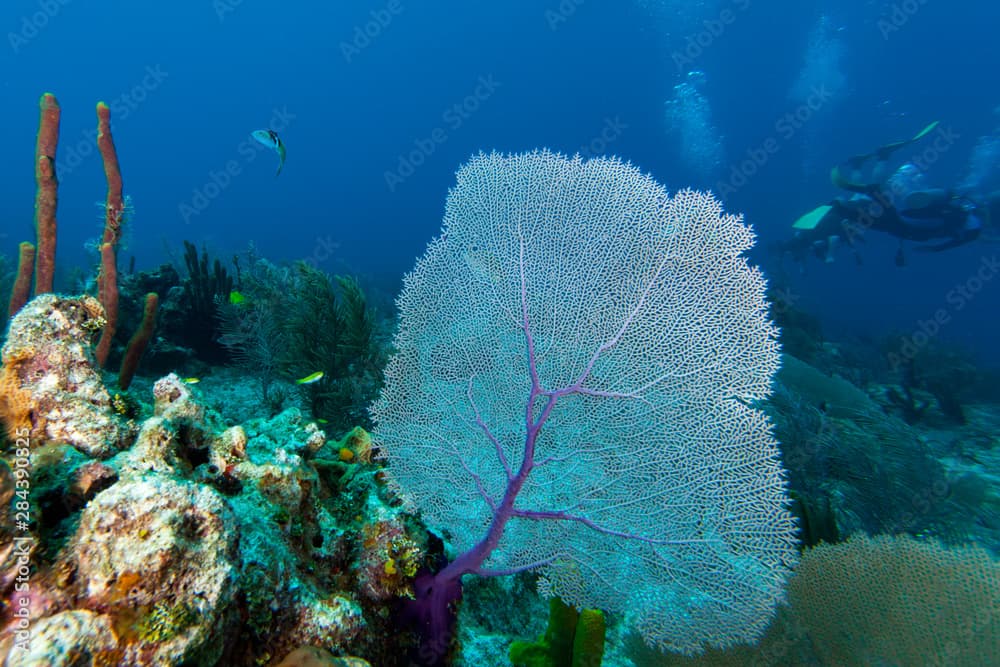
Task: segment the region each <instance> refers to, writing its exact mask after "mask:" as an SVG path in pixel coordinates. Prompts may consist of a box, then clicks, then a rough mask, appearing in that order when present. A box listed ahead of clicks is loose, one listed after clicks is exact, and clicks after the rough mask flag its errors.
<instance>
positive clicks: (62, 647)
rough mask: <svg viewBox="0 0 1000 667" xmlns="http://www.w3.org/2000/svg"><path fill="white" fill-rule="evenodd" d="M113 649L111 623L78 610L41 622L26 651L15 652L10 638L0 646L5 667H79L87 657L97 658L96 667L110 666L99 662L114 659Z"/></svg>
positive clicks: (20, 649)
mask: <svg viewBox="0 0 1000 667" xmlns="http://www.w3.org/2000/svg"><path fill="white" fill-rule="evenodd" d="M114 648H115V634H114V630H113V629H112V627H111V619H110V618H109V617H107V616H104V615H101V614H95V613H94V612H92V611H86V610H78V611H64V612H62V613H60V614H56V615H54V616H49V617H48V618H43V619H41V620H39V621H38V622H37V623H36V624H35V626H34V627H33V628H32V630H31V639H30V640H29V641H28V642H27V645H26V646H25V647H23V648H21V647H17V648H15V647H14V638H13V637H8V638H7V639H5V640H4V641H3V642H2V643H0V655H4V654H6V655H7V661H6V662H5V663H4V665H5V667H76V665H80V664H82V663H81V662H80V658H81V656H87V655H90V656H93V657H94V663H93V664H95V665H97V664H107V663H103V662H99V660H100V659H102V658H107V657H111V656H113V655H114V653H115V651H114ZM88 664H89V663H88ZM111 664H114V663H111Z"/></svg>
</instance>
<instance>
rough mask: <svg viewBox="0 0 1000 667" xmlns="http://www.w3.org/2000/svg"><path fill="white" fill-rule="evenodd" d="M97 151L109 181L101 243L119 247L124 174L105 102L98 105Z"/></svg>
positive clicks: (123, 203) (109, 113) (109, 111)
mask: <svg viewBox="0 0 1000 667" xmlns="http://www.w3.org/2000/svg"><path fill="white" fill-rule="evenodd" d="M97 149H98V150H99V151H100V153H101V160H102V161H103V162H104V176H105V178H107V181H108V196H107V200H106V202H105V205H104V236H103V238H102V239H101V243H110V244H112V245H117V244H118V240H119V239H120V238H121V236H122V215H123V213H124V210H125V202H124V200H123V199H122V173H121V169H120V168H119V166H118V153H117V152H116V151H115V140H114V138H113V137H112V136H111V109H110V108H108V105H107V104H105V103H104V102H98V103H97Z"/></svg>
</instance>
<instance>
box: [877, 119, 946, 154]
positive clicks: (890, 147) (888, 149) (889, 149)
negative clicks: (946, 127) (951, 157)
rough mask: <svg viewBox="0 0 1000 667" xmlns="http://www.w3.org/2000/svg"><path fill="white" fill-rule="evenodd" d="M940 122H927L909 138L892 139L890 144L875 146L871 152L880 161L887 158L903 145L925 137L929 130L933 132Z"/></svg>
mask: <svg viewBox="0 0 1000 667" xmlns="http://www.w3.org/2000/svg"><path fill="white" fill-rule="evenodd" d="M940 122H941V121H937V120H936V121H934V122H933V123H930V124H928V125H927V126H926V127H925V128H924V129H922V130H920V131H919V132H917V133H916V134H915V135H913V137H912V138H910V139H904V140H903V141H894V142H892V143H891V144H886V145H885V146H881V147H879V148H876V149H875V152H874V153H873V155H875V156H876V157H878V159H879V160H880V161H881V160H887V159H889V156H891V155H892V154H893V153H895V152H896V151H897V150H899V149H900V148H902V147H903V146H908V145H910V144H912V143H913V142H914V141H919V140H921V139H923V138H924V137H926V136H927V135H928V134H930V133H931V132H933V131H934V129H935V128H936V127H937V126H938V124H939V123H940Z"/></svg>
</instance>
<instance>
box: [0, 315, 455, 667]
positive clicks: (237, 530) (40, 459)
mask: <svg viewBox="0 0 1000 667" xmlns="http://www.w3.org/2000/svg"><path fill="white" fill-rule="evenodd" d="M100 324H101V307H100V304H99V303H98V302H97V301H96V299H93V298H92V297H81V298H79V299H69V298H65V297H61V296H57V295H43V296H40V297H37V298H35V299H34V300H33V301H31V302H29V304H27V305H26V306H25V308H23V309H22V310H21V311H20V312H19V313H18V315H17V317H15V319H14V321H13V322H12V325H11V334H10V338H9V339H8V341H7V344H6V346H5V348H4V357H3V358H4V367H3V377H5V378H8V380H9V382H8V384H10V386H9V387H6V388H5V391H4V394H3V396H4V400H5V401H11V400H13V401H14V402H15V403H16V402H17V400H23V401H25V405H24V406H21V407H17V406H15V408H10V409H5V410H4V412H5V414H6V415H10V414H14V413H17V414H19V415H21V417H20V418H21V419H22V420H23V419H26V420H27V421H26V422H23V421H22V422H18V423H28V424H30V425H31V429H32V434H33V435H32V442H31V445H32V450H31V470H32V477H31V484H32V488H31V498H30V501H31V505H32V509H31V516H32V519H31V522H30V525H31V531H32V534H33V535H34V536H35V538H36V544H37V548H34V549H32V550H31V551H30V559H31V563H32V566H31V575H30V580H29V583H30V591H31V592H30V596H29V597H28V598H26V605H27V608H28V609H30V611H31V615H32V619H33V623H34V627H33V631H32V632H33V634H32V640H31V642H30V643H29V645H28V646H27V650H23V649H21V648H17V649H15V648H12V647H13V643H14V641H15V635H14V633H13V628H12V626H11V624H10V621H11V619H10V618H9V617H3V618H2V619H0V620H2V623H3V629H2V630H0V641H2V642H3V644H2V646H3V647H5V648H6V649H8V651H9V657H8V662H7V664H17V665H36V664H46V665H67V666H69V665H74V664H79V663H78V662H77V661H79V660H81V659H87V660H92V661H93V662H94V664H108V665H114V664H120V665H125V664H127V665H131V666H133V667H144V666H153V665H156V666H159V665H180V664H184V665H203V666H206V667H207V666H209V665H228V666H233V667H236V666H242V665H246V666H248V667H249V666H250V665H260V664H265V663H269V662H272V661H274V660H275V659H276V658H277V657H279V656H286V655H288V654H289V653H290V652H292V651H294V650H295V649H298V648H301V647H304V646H310V647H321V648H324V649H326V650H328V651H332V652H334V653H338V654H344V653H351V652H353V653H361V654H364V655H367V656H369V657H370V658H371V659H372V660H373V661H374V664H379V665H391V664H394V661H395V660H396V659H397V658H398V656H401V655H405V654H406V653H407V652H408V651H409V650H410V649H411V648H412V645H411V644H410V643H409V642H412V638H411V637H409V636H408V635H406V634H404V633H395V632H393V630H392V628H393V625H394V621H393V613H394V612H393V609H394V607H395V606H396V604H397V600H398V599H399V598H400V597H405V596H406V595H408V594H409V592H410V591H411V590H412V585H413V579H414V576H415V574H416V573H417V571H418V570H419V569H421V568H425V567H426V566H427V562H428V560H429V559H431V558H434V557H437V556H439V552H438V553H432V551H433V549H432V547H431V546H429V545H430V542H429V538H428V536H427V534H426V533H425V532H424V531H423V529H422V528H421V527H420V526H419V524H417V523H416V521H415V520H414V519H413V517H411V516H409V515H408V514H407V513H406V511H405V509H404V508H403V507H402V505H401V503H400V502H399V501H398V499H396V498H395V497H394V496H393V495H392V493H391V491H390V490H389V489H388V488H387V487H386V486H385V484H384V483H383V481H381V470H380V466H379V465H378V464H377V463H372V462H371V440H370V438H369V436H368V434H367V433H366V432H365V431H364V430H362V429H355V430H353V431H352V432H350V433H348V434H347V435H346V436H345V437H344V438H343V439H342V440H340V441H330V442H327V438H326V435H325V433H324V432H323V431H322V430H321V429H320V428H319V427H318V425H317V424H316V423H314V422H312V421H310V420H308V419H306V418H305V417H304V416H303V414H302V412H301V411H300V410H298V409H296V408H292V409H289V410H286V411H284V412H282V413H281V414H279V415H277V416H275V417H274V418H271V419H261V418H258V419H251V420H249V421H247V422H246V423H244V424H242V425H226V424H225V422H224V421H223V419H222V418H221V417H220V415H218V414H217V413H215V412H214V411H212V410H210V409H208V408H206V407H205V402H206V399H205V397H204V396H203V395H202V393H201V390H200V389H199V388H198V387H197V386H196V385H192V384H189V383H187V382H184V381H182V380H181V379H180V378H178V377H177V376H175V375H168V376H166V377H164V378H161V379H160V380H158V381H157V382H156V383H155V384H154V386H153V390H152V405H149V406H147V405H141V404H139V405H136V406H133V407H129V406H128V405H127V404H122V403H121V402H120V400H119V399H120V398H121V397H120V396H115V397H112V396H110V395H109V394H108V392H107V391H106V390H105V389H104V387H103V385H101V383H100V377H99V374H98V372H97V370H96V369H95V360H94V358H93V355H92V354H91V353H90V343H91V342H92V340H93V338H94V337H96V333H97V331H98V330H99V329H100ZM29 341H30V342H31V345H29V344H28V342H29ZM0 384H3V383H2V382H0ZM8 389H9V391H8ZM18 410H21V412H18ZM119 412H128V413H129V414H131V417H130V418H126V417H124V416H122V415H121V414H119ZM112 434H113V435H112ZM343 451H350V452H351V453H352V456H350V457H349V458H348V460H344V457H343V456H342V452H343ZM99 459H100V460H99ZM3 470H6V467H4V468H3ZM0 472H2V471H0ZM7 472H8V473H9V471H7ZM9 478H10V475H9V474H7V475H0V492H3V493H7V492H8V491H9V490H10V485H8V484H6V483H5V482H4V480H8V481H9ZM2 496H3V494H0V500H2V499H3V497H2ZM5 525H6V524H5ZM13 563H14V561H13V560H12V558H11V553H10V552H9V550H8V551H6V552H3V553H0V572H4V573H9V572H12V571H13V570H12V569H11V567H12V566H13ZM12 582H13V579H12V578H11V577H7V576H4V578H3V579H0V584H3V587H4V590H5V592H10V590H11V588H10V587H11V586H12ZM296 655H297V656H298V657H294V656H296ZM303 655H304V654H303V653H301V652H300V653H299V654H293V659H295V660H298V659H299V658H302V659H305V658H309V659H314V658H315V659H319V658H317V657H316V655H313V654H310V656H311V657H310V656H305V657H303ZM32 661H34V662H32ZM87 664H90V663H89V662H88V663H87ZM287 664H295V663H294V662H293V663H287ZM316 664H324V663H316ZM328 664H334V665H364V664H366V663H365V662H364V661H361V660H360V659H355V658H346V657H343V658H337V659H336V660H335V661H333V662H330V663H328Z"/></svg>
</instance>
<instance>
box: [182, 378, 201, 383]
mask: <svg viewBox="0 0 1000 667" xmlns="http://www.w3.org/2000/svg"><path fill="white" fill-rule="evenodd" d="M199 382H201V380H200V379H198V378H184V384H198V383H199Z"/></svg>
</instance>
